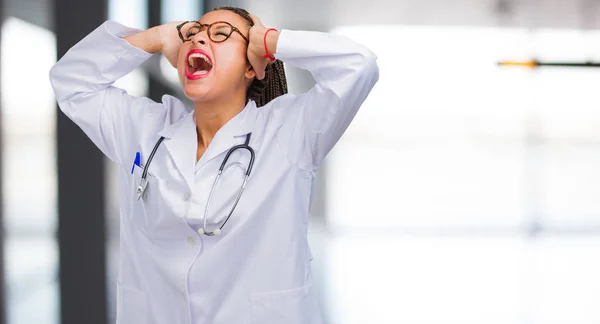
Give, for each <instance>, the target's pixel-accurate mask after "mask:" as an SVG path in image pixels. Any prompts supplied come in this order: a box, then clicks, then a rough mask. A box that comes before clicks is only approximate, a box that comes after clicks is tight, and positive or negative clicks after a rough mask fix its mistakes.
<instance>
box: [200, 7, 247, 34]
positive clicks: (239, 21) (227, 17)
mask: <svg viewBox="0 0 600 324" xmlns="http://www.w3.org/2000/svg"><path fill="white" fill-rule="evenodd" d="M199 21H200V23H202V24H211V23H213V22H215V21H226V22H228V23H230V24H232V25H234V26H235V27H237V28H240V29H242V30H243V29H246V28H247V26H248V21H246V20H245V19H244V18H242V17H241V16H240V15H238V14H236V13H235V12H232V11H229V10H215V11H211V12H208V13H206V14H205V15H204V16H202V18H200V20H199Z"/></svg>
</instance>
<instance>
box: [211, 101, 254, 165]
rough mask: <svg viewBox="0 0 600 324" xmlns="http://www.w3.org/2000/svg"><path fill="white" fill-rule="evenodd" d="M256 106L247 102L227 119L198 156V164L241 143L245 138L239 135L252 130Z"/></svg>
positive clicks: (252, 102)
mask: <svg viewBox="0 0 600 324" xmlns="http://www.w3.org/2000/svg"><path fill="white" fill-rule="evenodd" d="M256 114H257V108H256V104H255V103H254V101H250V102H248V104H247V105H246V107H245V108H244V110H242V111H241V112H240V113H239V114H237V115H236V116H235V117H233V118H232V119H231V120H230V121H228V122H227V123H226V124H225V125H223V127H221V129H219V131H218V132H217V134H215V137H214V138H213V140H212V141H211V142H210V145H209V146H208V149H207V150H206V152H204V154H203V155H202V157H201V158H200V161H199V163H200V166H203V165H204V164H206V163H207V162H209V161H211V160H212V159H214V158H216V157H218V156H220V155H221V154H223V153H224V152H227V151H228V150H229V149H231V148H232V147H233V146H234V145H237V144H241V143H243V141H244V140H245V138H244V139H243V140H240V139H239V137H241V136H245V135H247V134H248V133H251V132H252V129H253V127H254V123H255V121H256Z"/></svg>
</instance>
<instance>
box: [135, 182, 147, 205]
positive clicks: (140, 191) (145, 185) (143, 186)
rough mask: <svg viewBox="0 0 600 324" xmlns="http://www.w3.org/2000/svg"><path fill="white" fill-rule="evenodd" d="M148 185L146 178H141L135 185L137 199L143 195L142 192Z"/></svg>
mask: <svg viewBox="0 0 600 324" xmlns="http://www.w3.org/2000/svg"><path fill="white" fill-rule="evenodd" d="M147 187H148V180H146V179H142V181H141V182H140V185H139V186H138V187H137V190H136V192H137V200H140V199H141V198H142V197H143V196H144V193H145V192H146V188H147Z"/></svg>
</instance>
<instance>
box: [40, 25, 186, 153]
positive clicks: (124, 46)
mask: <svg viewBox="0 0 600 324" xmlns="http://www.w3.org/2000/svg"><path fill="white" fill-rule="evenodd" d="M173 32H174V33H176V31H175V28H174V27H173ZM123 38H125V39H123ZM159 42H160V34H159V33H158V32H157V30H156V29H149V30H146V31H140V30H137V29H132V28H128V27H125V26H123V25H120V24H118V23H116V22H112V21H107V22H105V23H104V24H102V25H101V26H99V27H98V28H97V29H96V30H94V31H93V32H92V33H90V34H89V35H88V36H86V37H85V38H84V39H82V40H81V41H80V42H79V43H77V44H76V45H75V46H73V47H72V48H71V49H70V50H69V51H68V52H67V53H66V54H65V55H64V56H63V57H62V58H61V59H60V60H59V61H58V62H57V63H56V64H55V66H54V67H53V68H52V69H51V70H50V82H51V83H52V86H53V88H54V92H55V95H56V100H57V101H58V105H59V107H60V109H61V110H62V111H63V112H64V113H65V114H66V115H67V116H68V117H69V118H70V119H71V120H73V122H75V123H76V124H77V125H78V126H79V127H80V128H81V129H82V130H83V131H84V132H85V133H86V135H87V136H88V137H89V138H90V139H91V140H92V141H93V142H94V144H96V146H98V148H99V149H100V150H101V151H102V152H103V153H104V154H105V155H107V156H108V157H109V158H110V159H111V160H113V161H115V162H117V163H120V164H121V163H123V162H124V161H123V156H124V155H127V157H126V159H129V155H130V152H129V150H130V149H131V148H132V147H134V146H135V145H137V144H138V143H139V142H140V137H141V136H144V132H148V131H149V130H150V128H151V127H149V125H151V124H153V123H154V124H156V123H165V122H169V119H178V118H179V117H180V116H181V115H182V114H183V112H184V111H185V108H184V107H183V105H181V106H180V107H179V106H178V105H177V104H176V103H173V104H170V105H165V104H163V103H156V102H153V101H152V100H150V99H148V98H138V97H133V96H130V95H128V94H127V93H126V91H125V90H122V89H119V88H116V87H114V86H113V83H114V82H115V81H116V80H117V79H119V78H121V77H123V76H125V75H127V74H128V73H130V72H131V71H133V70H134V69H135V68H137V67H138V66H140V65H141V64H142V63H143V62H145V61H146V60H147V59H148V58H149V57H150V56H151V55H152V54H153V53H156V52H158V51H160V50H161V49H162V47H161V45H160V43H159ZM126 163H129V162H126Z"/></svg>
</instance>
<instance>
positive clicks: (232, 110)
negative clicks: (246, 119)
mask: <svg viewBox="0 0 600 324" xmlns="http://www.w3.org/2000/svg"><path fill="white" fill-rule="evenodd" d="M245 106H246V98H245V96H244V97H242V96H231V97H229V98H224V99H220V100H214V101H202V102H195V103H194V116H195V117H196V134H197V136H198V146H199V147H203V148H207V147H208V145H209V144H210V142H211V141H212V139H213V138H214V137H215V134H216V133H217V132H218V131H219V129H221V127H223V125H225V124H226V123H227V122H228V121H229V120H231V119H232V118H233V117H235V116H236V115H237V114H239V113H240V112H241V111H242V110H243V109H244V107H245Z"/></svg>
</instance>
